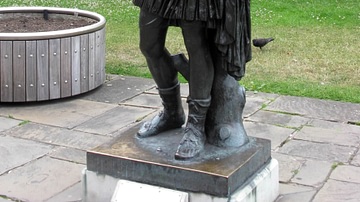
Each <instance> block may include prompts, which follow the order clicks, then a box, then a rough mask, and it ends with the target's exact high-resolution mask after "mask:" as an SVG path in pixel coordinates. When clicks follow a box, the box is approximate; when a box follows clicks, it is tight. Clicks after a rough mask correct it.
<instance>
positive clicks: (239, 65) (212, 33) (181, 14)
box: [133, 0, 251, 160]
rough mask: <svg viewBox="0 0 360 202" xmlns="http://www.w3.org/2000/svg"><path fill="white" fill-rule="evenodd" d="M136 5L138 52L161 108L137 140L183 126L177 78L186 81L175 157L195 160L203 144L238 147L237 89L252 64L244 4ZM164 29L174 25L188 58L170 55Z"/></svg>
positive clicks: (144, 1)
mask: <svg viewBox="0 0 360 202" xmlns="http://www.w3.org/2000/svg"><path fill="white" fill-rule="evenodd" d="M133 3H134V4H135V5H136V6H139V7H140V8H141V9H140V10H141V11H140V19H139V27H140V49H141V51H142V53H143V55H144V56H145V58H146V61H147V64H148V67H149V69H150V72H151V74H152V76H153V79H154V80H155V83H156V85H157V87H158V90H159V95H160V97H161V99H162V103H163V106H164V109H163V110H162V111H161V112H160V113H159V114H158V115H156V116H155V117H154V118H153V119H152V120H151V121H149V122H146V123H144V124H143V126H142V127H141V128H140V130H139V131H138V133H137V136H138V137H139V138H146V137H149V136H154V135H157V134H159V133H161V132H164V131H167V130H171V129H175V128H180V127H182V125H183V124H184V123H185V113H184V110H183V108H182V104H181V97H180V85H179V82H178V79H177V73H178V72H180V73H181V74H183V75H184V77H185V78H186V79H187V80H188V81H189V96H188V99H187V103H188V105H189V113H188V121H187V123H186V126H185V129H184V136H183V138H182V140H181V142H180V144H179V146H178V148H177V151H176V153H175V158H176V159H178V160H187V159H191V158H194V157H196V156H198V155H199V154H200V152H201V151H202V150H203V149H204V145H205V142H206V141H207V142H209V143H211V144H215V145H218V146H242V145H244V144H245V143H247V142H248V139H247V136H246V132H245V130H244V129H243V125H242V110H243V107H244V104H245V92H244V89H243V88H242V87H240V86H239V84H238V82H237V80H240V79H241V78H242V77H243V76H244V73H245V64H246V62H248V61H249V60H250V59H251V49H250V47H251V46H250V3H249V0H191V1H187V0H177V1H173V0H133ZM169 26H179V27H180V28H181V29H182V34H183V38H184V42H185V46H186V49H187V52H188V55H189V60H187V59H186V58H185V57H184V56H183V55H175V56H172V55H171V54H170V53H169V52H168V50H167V49H166V47H165V38H166V33H167V30H168V27H169Z"/></svg>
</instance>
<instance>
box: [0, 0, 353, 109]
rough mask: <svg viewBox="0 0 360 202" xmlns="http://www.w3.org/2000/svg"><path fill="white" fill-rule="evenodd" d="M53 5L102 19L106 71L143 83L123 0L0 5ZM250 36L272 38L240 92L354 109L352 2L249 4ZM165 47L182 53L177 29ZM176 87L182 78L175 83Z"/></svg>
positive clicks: (133, 20) (133, 17) (132, 20)
mask: <svg viewBox="0 0 360 202" xmlns="http://www.w3.org/2000/svg"><path fill="white" fill-rule="evenodd" d="M11 5H19V6H28V5H32V6H55V7H68V8H79V9H84V10H90V11H95V12H98V13H100V14H102V15H103V16H105V18H106V19H107V28H106V29H107V30H106V33H107V35H106V37H107V44H106V46H107V55H106V58H107V63H106V69H107V72H108V73H115V74H123V75H133V76H141V77H148V78H149V77H151V75H150V73H149V71H148V69H147V67H146V63H145V60H144V58H143V56H142V54H141V53H140V51H139V48H138V41H139V37H138V25H137V23H138V13H139V10H138V8H136V7H135V6H133V5H132V3H131V1H130V0H115V1H113V0H75V1H65V0H52V1H50V0H48V1H45V0H26V1H25V0H2V1H1V2H0V6H11ZM251 12H252V37H253V38H260V37H270V36H271V37H275V41H274V42H272V43H270V44H268V45H267V46H265V47H264V48H263V50H262V51H260V50H259V49H257V48H253V59H252V61H250V62H249V63H248V65H247V70H246V76H245V78H244V79H243V80H242V81H241V84H243V85H244V86H245V88H246V89H247V90H256V91H262V92H270V93H279V94H284V95H294V96H305V97H314V98H321V99H331V100H339V101H348V102H354V103H360V79H359V77H360V68H359V65H360V57H359V50H360V40H359V39H358V36H359V34H360V4H359V3H358V1H357V0H348V1H340V0H308V1H303V0H256V1H252V2H251ZM167 47H168V49H169V50H170V52H171V53H178V52H186V51H185V47H184V45H183V41H182V36H181V33H180V29H179V28H171V29H170V30H169V34H168V40H167ZM181 80H182V81H184V79H181Z"/></svg>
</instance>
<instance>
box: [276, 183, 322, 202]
mask: <svg viewBox="0 0 360 202" xmlns="http://www.w3.org/2000/svg"><path fill="white" fill-rule="evenodd" d="M279 191H280V193H279V197H278V199H277V200H276V202H311V201H312V198H313V197H314V195H315V193H316V190H315V189H314V188H312V187H307V186H302V185H297V184H280V189H279Z"/></svg>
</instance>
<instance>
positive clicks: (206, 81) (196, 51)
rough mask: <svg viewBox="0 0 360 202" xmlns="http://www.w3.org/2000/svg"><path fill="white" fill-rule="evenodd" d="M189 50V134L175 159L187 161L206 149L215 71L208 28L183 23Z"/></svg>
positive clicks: (187, 132)
mask: <svg viewBox="0 0 360 202" xmlns="http://www.w3.org/2000/svg"><path fill="white" fill-rule="evenodd" d="M181 28H182V32H183V36H184V41H185V46H186V49H187V51H188V54H189V64H190V80H189V87H190V89H189V91H190V95H189V99H188V103H189V115H188V122H187V124H186V128H185V134H184V136H183V138H182V140H181V142H180V144H179V147H178V149H177V151H176V153H175V158H176V159H179V160H186V159H190V158H193V157H195V156H197V155H199V154H200V152H201V151H202V150H203V148H204V144H205V140H206V135H205V120H206V113H207V110H208V108H209V106H210V102H211V96H210V94H211V87H212V82H213V78H214V67H213V62H212V58H211V54H210V50H209V47H208V42H207V38H206V27H205V25H204V22H201V21H191V22H189V21H184V22H181Z"/></svg>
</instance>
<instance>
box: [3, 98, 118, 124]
mask: <svg viewBox="0 0 360 202" xmlns="http://www.w3.org/2000/svg"><path fill="white" fill-rule="evenodd" d="M115 107H116V105H111V104H105V103H99V102H91V101H87V100H81V99H76V100H75V99H63V100H61V101H60V100H59V101H46V102H40V103H35V104H29V103H21V104H11V105H9V104H1V103H0V115H3V116H8V115H11V116H12V117H14V118H16V119H22V120H30V121H31V122H36V123H41V124H46V125H52V126H59V127H64V128H73V127H75V126H77V125H79V124H81V123H83V122H85V121H87V120H89V119H91V118H93V117H95V116H98V115H100V114H102V113H105V112H106V111H109V110H111V109H113V108H115ZM34 112H36V113H34Z"/></svg>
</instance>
